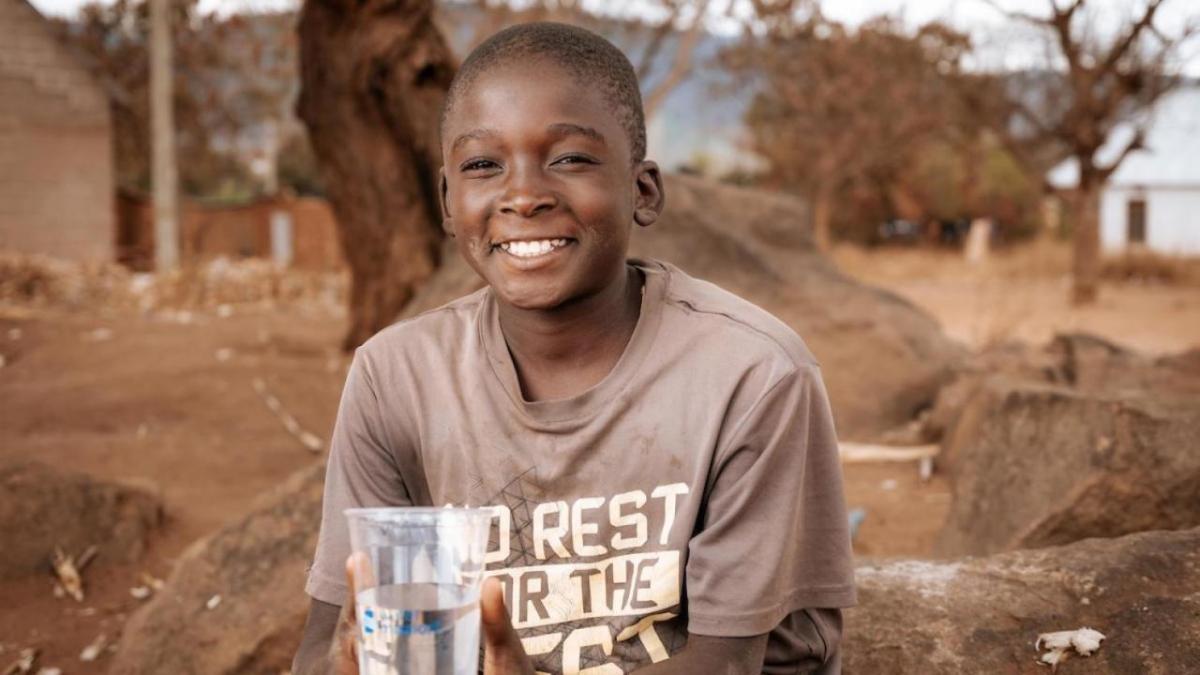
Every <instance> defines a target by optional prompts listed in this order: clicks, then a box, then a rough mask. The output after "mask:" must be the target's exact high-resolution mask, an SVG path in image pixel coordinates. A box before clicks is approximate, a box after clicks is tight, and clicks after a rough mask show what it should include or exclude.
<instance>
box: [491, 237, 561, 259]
mask: <svg viewBox="0 0 1200 675" xmlns="http://www.w3.org/2000/svg"><path fill="white" fill-rule="evenodd" d="M569 243H571V240H570V239H535V240H531V241H506V242H503V243H501V244H498V247H499V248H500V249H501V250H502V251H504V252H505V253H507V254H509V255H511V256H515V257H517V258H537V257H540V256H544V255H546V254H548V253H551V252H552V251H555V250H557V249H560V248H562V247H564V246H566V245H567V244H569Z"/></svg>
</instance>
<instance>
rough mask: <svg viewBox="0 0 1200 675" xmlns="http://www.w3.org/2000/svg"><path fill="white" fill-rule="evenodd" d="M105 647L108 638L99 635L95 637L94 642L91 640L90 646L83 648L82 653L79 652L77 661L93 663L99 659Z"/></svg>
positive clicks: (102, 634)
mask: <svg viewBox="0 0 1200 675" xmlns="http://www.w3.org/2000/svg"><path fill="white" fill-rule="evenodd" d="M107 646H108V636H107V635H105V634H104V633H101V634H99V635H97V636H96V639H95V640H92V643H91V644H90V645H88V646H86V647H84V648H83V651H82V652H79V660H80V661H84V662H90V661H95V660H96V659H98V658H100V654H101V653H103V652H104V648H105V647H107Z"/></svg>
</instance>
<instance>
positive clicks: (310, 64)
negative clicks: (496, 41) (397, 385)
mask: <svg viewBox="0 0 1200 675" xmlns="http://www.w3.org/2000/svg"><path fill="white" fill-rule="evenodd" d="M432 11H433V6H432V2H431V0H360V1H358V2H350V1H348V0H305V3H304V6H303V9H302V10H301V13H300V22H299V27H298V33H299V40H300V77H301V90H300V99H299V101H298V102H297V104H296V108H297V114H298V115H299V116H300V118H301V119H302V120H303V121H304V124H305V125H306V126H307V128H308V134H309V139H310V141H311V143H312V147H313V151H314V152H315V153H316V156H317V159H318V161H319V163H320V165H321V177H322V179H323V181H324V184H325V190H326V193H327V194H328V196H329V199H330V201H331V202H332V205H333V210H334V214H335V215H336V216H337V221H338V233H339V239H340V241H341V244H342V250H343V253H344V255H345V258H346V262H347V263H348V265H349V267H350V273H351V288H350V326H349V329H348V331H347V333H346V336H345V339H344V341H343V347H344V348H345V349H347V350H351V349H353V348H354V347H356V346H358V345H359V344H361V343H362V342H364V341H365V340H366V339H367V338H369V337H370V336H371V335H373V334H374V333H375V332H377V331H378V330H380V329H381V328H383V327H385V326H387V325H388V324H389V323H391V322H392V321H393V320H394V319H395V317H396V316H397V315H398V314H399V312H400V310H401V309H402V308H403V307H404V305H405V304H406V303H407V302H408V301H409V299H410V298H411V297H412V295H413V292H414V291H415V289H416V287H417V286H418V285H420V284H421V283H422V282H423V281H425V280H426V279H428V278H429V276H430V275H432V274H433V271H434V270H435V269H436V268H437V265H438V263H439V259H438V253H439V250H440V242H441V239H442V231H441V216H440V211H439V208H438V202H437V170H438V167H439V166H440V164H441V149H440V144H439V140H438V114H439V112H440V110H441V105H442V99H443V98H444V96H445V94H446V90H447V89H448V88H449V85H450V80H451V78H452V77H453V75H454V68H455V65H454V58H453V56H452V54H451V52H450V49H449V47H447V45H446V42H445V41H444V40H443V39H442V36H441V35H440V34H439V33H438V31H437V29H436V28H435V27H434V24H433V20H432Z"/></svg>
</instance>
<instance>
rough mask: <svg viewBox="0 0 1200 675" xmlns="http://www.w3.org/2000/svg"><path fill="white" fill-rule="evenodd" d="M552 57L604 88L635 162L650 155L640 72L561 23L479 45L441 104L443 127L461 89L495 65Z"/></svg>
mask: <svg viewBox="0 0 1200 675" xmlns="http://www.w3.org/2000/svg"><path fill="white" fill-rule="evenodd" d="M538 58H544V59H548V60H550V61H551V62H553V63H555V64H557V65H559V66H562V67H563V68H565V69H566V70H568V71H569V72H570V73H571V74H572V75H574V76H576V77H578V78H579V79H580V81H582V82H585V83H587V84H588V85H589V86H596V87H599V88H600V91H601V92H602V93H603V95H604V98H605V99H606V100H607V101H608V103H609V105H610V107H611V108H612V111H613V112H614V113H615V114H616V116H617V119H618V120H619V121H620V122H621V126H622V127H624V128H625V133H626V134H627V135H628V137H629V146H630V148H631V150H632V154H633V160H634V161H635V162H638V161H641V160H643V159H645V158H646V118H645V114H644V113H643V112H642V94H641V92H640V91H639V90H638V81H637V74H636V73H635V72H634V71H633V65H632V64H631V63H629V59H628V58H626V56H625V54H623V53H622V52H621V50H620V49H617V48H616V47H615V46H613V44H612V43H611V42H609V41H608V40H605V39H604V38H602V37H600V36H599V35H596V34H595V33H593V32H591V31H589V30H586V29H583V28H578V27H576V26H569V25H566V24H561V23H551V22H535V23H523V24H518V25H516V26H512V27H510V28H506V29H504V30H502V31H500V32H499V33H496V34H495V35H493V36H491V37H490V38H488V39H487V40H485V41H484V42H483V44H481V45H479V46H478V47H476V48H475V50H474V51H472V52H471V53H470V55H468V56H467V59H466V60H465V61H463V64H462V67H460V68H459V69H458V74H456V75H455V76H454V81H453V82H452V83H451V84H450V91H449V92H448V93H447V94H446V102H445V104H444V105H443V106H442V119H441V121H442V126H443V128H444V127H445V124H446V118H447V116H448V115H449V114H450V111H451V110H453V108H454V105H455V103H456V101H457V100H458V98H459V97H460V96H461V95H462V93H463V92H465V91H467V90H468V89H470V88H471V85H472V84H473V83H474V81H475V79H476V78H478V77H479V76H480V75H481V74H482V73H485V72H487V71H488V70H490V69H492V68H495V67H496V66H501V65H508V64H511V63H516V62H520V61H528V60H536V59H538Z"/></svg>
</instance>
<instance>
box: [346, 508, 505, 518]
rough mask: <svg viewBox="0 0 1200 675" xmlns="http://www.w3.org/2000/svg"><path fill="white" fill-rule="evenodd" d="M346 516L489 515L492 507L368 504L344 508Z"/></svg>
mask: <svg viewBox="0 0 1200 675" xmlns="http://www.w3.org/2000/svg"><path fill="white" fill-rule="evenodd" d="M342 515H344V516H346V517H348V518H349V517H363V518H366V519H370V520H380V521H384V520H400V519H401V517H404V516H418V517H421V516H438V515H448V516H484V515H486V516H488V517H491V515H492V509H491V508H490V507H486V506H368V507H355V508H349V509H342Z"/></svg>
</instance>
